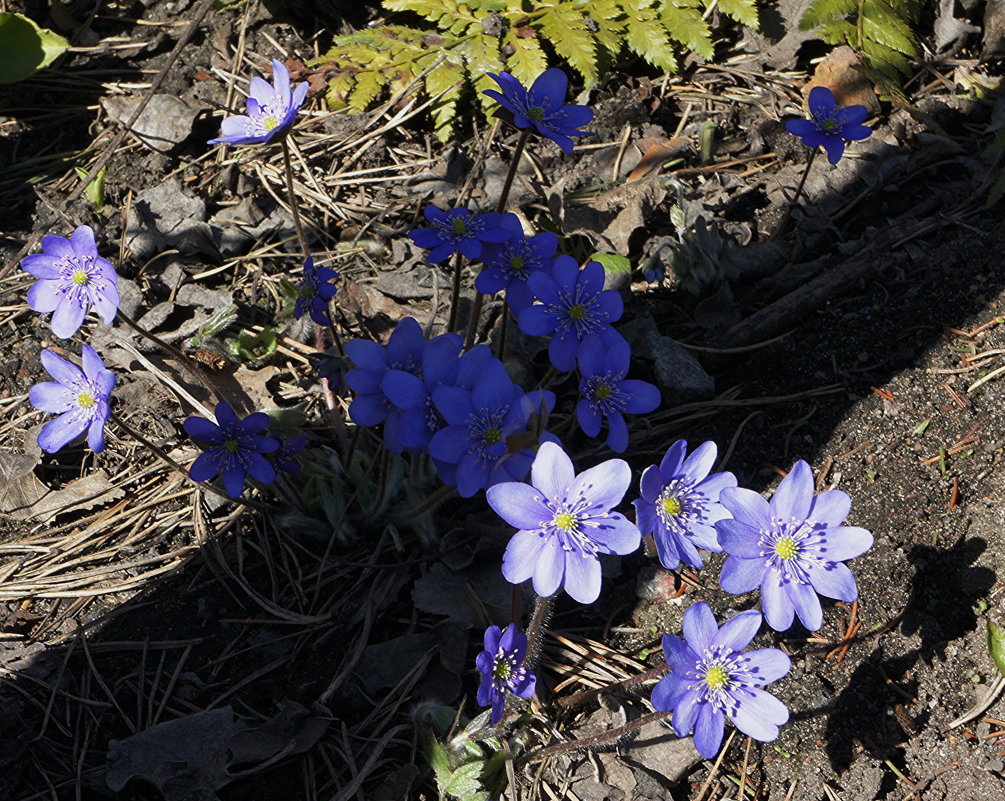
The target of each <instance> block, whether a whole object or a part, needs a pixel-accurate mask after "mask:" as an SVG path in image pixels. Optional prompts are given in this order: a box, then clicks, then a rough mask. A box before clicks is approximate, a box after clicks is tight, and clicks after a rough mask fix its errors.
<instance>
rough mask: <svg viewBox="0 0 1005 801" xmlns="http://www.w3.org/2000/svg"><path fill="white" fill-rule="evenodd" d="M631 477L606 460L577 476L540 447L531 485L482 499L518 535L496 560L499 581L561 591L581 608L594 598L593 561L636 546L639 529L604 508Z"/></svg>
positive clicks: (596, 571)
mask: <svg viewBox="0 0 1005 801" xmlns="http://www.w3.org/2000/svg"><path fill="white" fill-rule="evenodd" d="M631 480H632V471H631V468H630V467H629V466H628V463H627V462H625V461H624V460H622V459H610V460H608V461H606V462H603V463H602V464H599V465H597V466H596V467H591V468H590V469H589V470H585V471H584V472H582V473H580V474H579V475H576V473H575V470H574V469H573V466H572V460H571V459H569V457H568V456H567V455H566V454H565V451H563V450H562V448H561V446H560V445H556V444H555V443H553V442H545V443H544V444H543V445H541V447H540V449H539V450H538V452H537V456H536V457H535V459H534V463H533V465H532V466H531V483H530V484H524V483H522V482H515V481H513V482H505V483H501V484H496V485H495V486H492V487H489V488H488V490H486V492H485V497H486V499H487V500H488V502H489V506H491V507H492V508H493V509H494V510H495V511H496V514H498V515H499V516H500V517H501V518H502V519H503V520H505V521H506V522H507V523H509V524H510V525H511V526H516V527H517V528H518V529H520V530H519V531H517V532H516V534H514V535H513V538H512V539H511V540H510V541H509V545H508V546H507V547H506V553H505V555H504V557H503V568H502V570H503V576H505V577H506V580H507V581H509V582H511V583H513V584H520V583H521V582H524V581H526V580H527V579H533V580H534V591H535V592H536V593H537V594H538V595H542V596H549V595H554V594H555V593H556V592H557V591H558V590H559V589H560V588H564V589H565V591H566V592H567V593H569V595H570V596H572V598H574V599H575V600H577V601H579V602H580V603H584V604H588V603H593V602H594V601H595V600H597V597H598V596H599V595H600V556H599V555H600V554H628V553H632V551H635V550H637V549H638V547H639V543H640V542H641V540H642V537H641V535H640V534H639V530H638V529H637V528H636V527H635V526H634V525H633V524H632V523H631V522H629V520H628V519H627V518H625V517H624V515H622V514H619V513H618V512H612V511H611V509H612V508H613V507H615V506H617V505H618V504H619V503H621V499H622V498H624V496H625V492H626V491H627V490H628V485H629V484H630V483H631Z"/></svg>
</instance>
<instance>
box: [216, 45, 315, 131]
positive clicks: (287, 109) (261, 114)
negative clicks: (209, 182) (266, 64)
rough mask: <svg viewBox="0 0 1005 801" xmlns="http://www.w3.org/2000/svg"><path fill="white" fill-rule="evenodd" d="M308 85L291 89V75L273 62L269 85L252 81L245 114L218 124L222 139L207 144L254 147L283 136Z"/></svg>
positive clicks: (265, 82) (302, 100)
mask: <svg viewBox="0 0 1005 801" xmlns="http://www.w3.org/2000/svg"><path fill="white" fill-rule="evenodd" d="M307 89H308V85H307V83H306V82H304V83H299V84H297V85H296V87H295V88H294V87H291V85H290V71H289V70H288V69H286V65H285V64H283V62H281V61H278V60H277V59H272V84H271V85H270V84H269V82H268V81H266V80H265V79H264V78H261V77H259V76H257V75H256V76H255V77H254V78H252V79H251V87H250V97H248V101H247V103H246V106H247V110H248V113H247V114H236V115H234V116H232V117H226V118H225V119H224V120H223V122H222V123H221V124H220V130H221V131H222V134H223V135H222V136H219V137H217V138H216V139H210V140H209V144H211V145H215V144H218V143H221V142H222V143H223V144H227V145H257V144H263V143H265V142H269V141H270V140H272V139H274V138H276V137H279V136H283V135H285V134H286V132H287V131H288V129H289V127H290V125H291V124H292V123H293V120H294V119H296V116H297V112H299V111H300V107H301V106H302V105H303V104H304V100H305V99H306V98H307Z"/></svg>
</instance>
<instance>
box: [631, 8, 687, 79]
mask: <svg viewBox="0 0 1005 801" xmlns="http://www.w3.org/2000/svg"><path fill="white" fill-rule="evenodd" d="M648 5H649V0H627V1H626V2H625V12H626V13H627V14H628V23H627V25H626V26H625V43H626V44H627V45H628V48H629V49H630V50H631V51H632V52H633V53H636V54H637V55H639V56H641V57H642V58H644V59H645V60H646V61H648V62H649V63H650V64H653V65H654V66H657V67H659V68H660V69H664V70H666V71H667V72H676V71H677V59H676V58H674V54H673V46H672V45H671V44H670V38H669V37H668V36H667V30H666V28H664V27H663V25H662V24H660V22H659V20H657V19H656V13H657V12H656V10H655V9H652V8H649V7H648Z"/></svg>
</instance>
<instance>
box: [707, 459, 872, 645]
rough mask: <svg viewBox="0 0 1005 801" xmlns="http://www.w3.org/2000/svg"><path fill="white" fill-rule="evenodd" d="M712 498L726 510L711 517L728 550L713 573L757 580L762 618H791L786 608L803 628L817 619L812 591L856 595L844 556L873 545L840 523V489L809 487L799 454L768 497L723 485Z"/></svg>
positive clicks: (732, 581) (737, 589)
mask: <svg viewBox="0 0 1005 801" xmlns="http://www.w3.org/2000/svg"><path fill="white" fill-rule="evenodd" d="M719 500H720V502H721V503H722V505H723V506H725V507H726V509H728V510H729V512H730V513H731V514H732V515H733V518H734V519H732V520H720V521H719V522H718V523H716V524H715V528H716V531H717V532H718V535H719V544H720V545H721V546H722V549H723V550H724V551H725V552H726V553H727V554H729V556H728V557H727V559H726V562H725V564H724V565H723V566H722V574H721V575H720V577H719V581H720V583H721V585H722V588H723V589H724V590H725V591H726V592H731V593H733V594H736V595H738V594H740V593H744V592H750V591H751V590H753V589H754V588H756V587H757V586H758V585H760V587H761V604H762V606H763V608H764V619H765V620H767V621H768V625H769V626H771V628H773V629H775V631H785V630H786V629H788V628H789V627H790V626H791V625H792V618H793V614H796V615H798V616H799V620H800V621H802V624H803V625H804V626H805V627H806V628H807V629H809V630H810V631H816V630H817V629H819V628H820V626H821V624H822V623H823V611H822V610H821V608H820V599H819V598H818V597H817V594H818V593H819V594H820V595H823V596H825V597H827V598H834V599H836V600H838V601H849V602H850V601H854V600H855V599H856V598H858V586H857V585H856V583H855V577H854V576H853V575H852V572H851V570H849V569H848V567H847V566H846V565H845V564H843V563H844V561H845V560H846V559H852V558H854V557H856V556H860V555H862V554H863V553H865V552H866V551H867V550H869V548H871V547H872V534H870V533H869V532H868V531H866V530H865V529H864V528H858V527H856V526H844V525H841V524H842V523H843V522H844V519H845V518H846V517H847V516H848V512H849V511H850V510H851V498H849V497H848V495H846V494H845V493H843V492H841V491H840V490H829V491H828V492H822V493H820V494H819V495H817V496H814V495H813V472H812V471H811V470H810V466H809V465H808V464H806V462H803V461H798V462H796V464H795V465H794V466H793V468H792V471H791V472H790V473H789V474H788V475H787V476H786V477H785V478H783V479H782V481H781V483H780V484H779V485H778V489H777V490H775V494H774V495H773V496H772V498H771V502H770V503H768V501H766V500H764V498H762V497H761V496H760V495H758V494H757V493H756V492H752V491H751V490H748V489H742V488H739V487H737V488H730V489H724V490H723V491H722V494H721V495H720V496H719Z"/></svg>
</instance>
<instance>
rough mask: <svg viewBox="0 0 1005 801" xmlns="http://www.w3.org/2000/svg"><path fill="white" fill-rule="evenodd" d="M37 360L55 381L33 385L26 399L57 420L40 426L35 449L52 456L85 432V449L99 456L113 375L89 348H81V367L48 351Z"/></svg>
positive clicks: (102, 445) (113, 383) (103, 445)
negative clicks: (37, 447)
mask: <svg viewBox="0 0 1005 801" xmlns="http://www.w3.org/2000/svg"><path fill="white" fill-rule="evenodd" d="M41 359H42V365H43V366H44V367H45V369H46V370H47V371H48V372H49V375H51V376H52V377H53V378H55V379H56V380H55V381H43V382H42V383H41V384H36V385H35V386H33V387H32V388H31V390H30V391H29V392H28V400H30V401H31V405H32V406H34V407H35V408H36V409H38V410H40V411H43V412H51V413H52V414H58V415H59V417H57V418H56V419H55V420H50V421H49V422H48V423H46V424H45V425H44V426H42V430H41V432H39V435H38V446H39V447H40V448H41V449H42V450H44V451H46V452H47V453H55V452H56V451H58V450H59V449H60V448H62V447H63V446H64V445H66V444H67V443H70V442H72V441H73V440H75V439H76V438H77V437H79V436H80V435H81V434H83V433H84V432H85V431H86V432H87V444H88V446H90V448H91V450H92V451H94V452H95V453H101V451H103V450H104V449H105V422H106V421H107V420H108V416H109V415H110V414H111V409H110V408H109V406H108V396H109V395H111V393H112V389H113V388H114V387H115V373H113V372H112V371H111V370H109V369H107V368H106V367H105V365H104V364H103V363H102V362H101V357H100V356H98V354H97V352H96V351H95V350H94V348H92V347H91V346H90V345H84V347H83V349H82V352H81V359H80V363H81V367H77V365H75V364H71V363H70V362H68V361H66V360H65V359H61V358H59V356H57V355H56V354H55V353H53V352H52V351H51V350H48V349H46V350H43V351H42V353H41ZM81 368H83V369H81Z"/></svg>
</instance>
